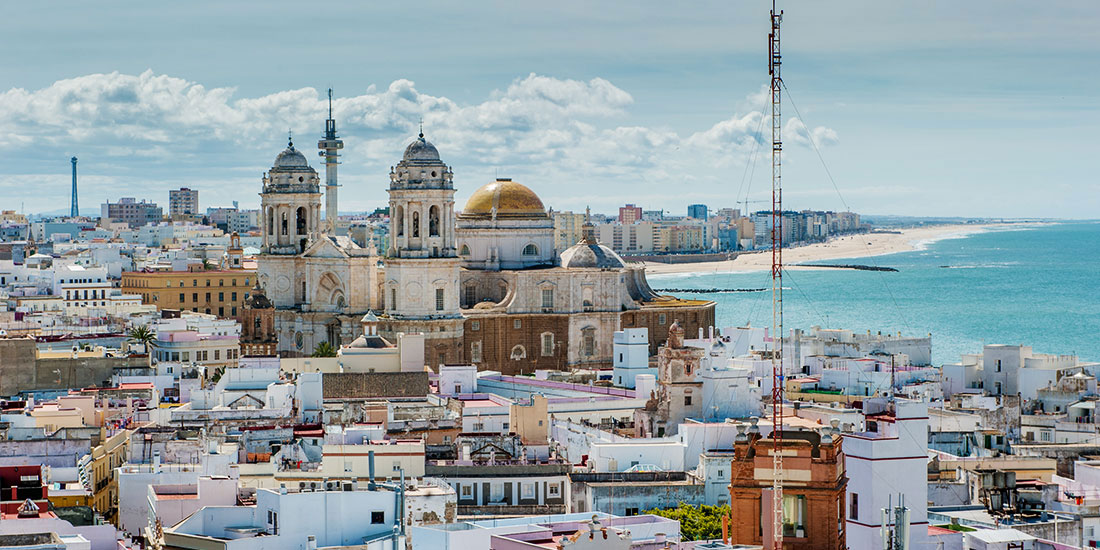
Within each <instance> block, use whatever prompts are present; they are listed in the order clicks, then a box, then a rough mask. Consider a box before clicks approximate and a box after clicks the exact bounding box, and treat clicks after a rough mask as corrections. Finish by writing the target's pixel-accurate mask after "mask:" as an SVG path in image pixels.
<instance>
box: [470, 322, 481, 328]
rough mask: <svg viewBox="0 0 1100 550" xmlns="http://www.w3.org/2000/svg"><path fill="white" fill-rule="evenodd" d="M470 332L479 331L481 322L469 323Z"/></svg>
mask: <svg viewBox="0 0 1100 550" xmlns="http://www.w3.org/2000/svg"><path fill="white" fill-rule="evenodd" d="M470 330H481V321H470Z"/></svg>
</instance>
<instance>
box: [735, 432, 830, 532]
mask: <svg viewBox="0 0 1100 550" xmlns="http://www.w3.org/2000/svg"><path fill="white" fill-rule="evenodd" d="M773 446H774V442H773V440H772V439H771V438H770V437H768V438H761V437H760V434H759V433H750V434H748V435H747V436H746V435H744V434H742V435H739V436H738V438H737V441H736V442H735V443H734V459H733V464H732V469H731V473H730V477H731V480H730V516H731V517H730V521H729V525H728V532H727V534H728V539H729V541H730V542H732V543H733V544H763V545H764V546H765V547H769V548H770V544H771V533H772V522H771V518H772V515H771V502H772V499H771V493H772V480H773V477H772V452H773V450H774V447H773ZM780 450H781V452H782V453H783V473H784V475H783V479H784V480H785V481H784V483H783V509H784V522H783V548H790V549H794V548H797V549H799V550H844V548H845V532H844V518H845V516H844V513H843V512H844V495H845V491H846V488H847V486H848V477H847V476H846V475H845V471H844V452H843V450H842V449H841V438H840V437H839V435H838V436H836V437H834V436H833V434H831V433H830V432H829V431H828V429H827V428H826V433H825V434H824V435H823V434H821V433H819V432H816V431H786V430H785V431H784V432H783V440H782V444H781V447H780Z"/></svg>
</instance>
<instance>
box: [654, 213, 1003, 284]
mask: <svg viewBox="0 0 1100 550" xmlns="http://www.w3.org/2000/svg"><path fill="white" fill-rule="evenodd" d="M1020 225H1021V224H956V225H934V226H928V227H914V228H907V229H901V230H900V232H899V233H866V234H861V235H849V236H845V237H839V238H837V239H833V240H830V241H828V242H824V243H816V244H810V245H806V246H799V247H795V248H785V249H783V263H784V264H786V265H787V266H788V267H789V268H790V269H815V268H813V267H800V266H795V265H792V264H798V263H803V262H812V261H821V260H834V259H839V258H866V257H869V256H881V255H883V254H893V253H896V252H907V251H910V250H917V249H918V248H921V247H922V246H923V245H925V244H927V243H929V242H933V241H937V240H942V239H947V238H952V237H958V236H964V235H967V234H971V233H980V232H983V231H988V230H990V229H996V228H1004V227H1019V226H1020ZM769 266H771V253H769V252H768V251H766V250H765V251H761V252H749V253H745V254H742V255H740V256H738V257H737V258H735V259H733V260H727V261H721V262H698V263H687V264H663V263H657V262H646V265H645V268H646V272H647V273H655V274H659V273H703V272H708V271H758V270H766V269H768V268H769ZM817 269H820V268H817Z"/></svg>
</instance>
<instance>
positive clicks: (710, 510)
mask: <svg viewBox="0 0 1100 550" xmlns="http://www.w3.org/2000/svg"><path fill="white" fill-rule="evenodd" d="M645 513H647V514H653V515H655V516H661V517H663V518H668V519H674V520H677V521H679V522H680V538H681V539H683V540H685V541H690V540H711V539H720V538H722V516H728V515H729V513H730V507H729V506H708V505H706V504H703V505H700V506H692V505H690V504H684V503H682V502H681V503H680V505H679V506H677V507H676V508H666V509H663V510H660V509H653V510H647V511H646V512H645Z"/></svg>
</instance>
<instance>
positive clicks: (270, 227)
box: [267, 206, 275, 235]
mask: <svg viewBox="0 0 1100 550" xmlns="http://www.w3.org/2000/svg"><path fill="white" fill-rule="evenodd" d="M267 234H268V235H274V234H275V209H274V208H271V207H270V206H269V207H267Z"/></svg>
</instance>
